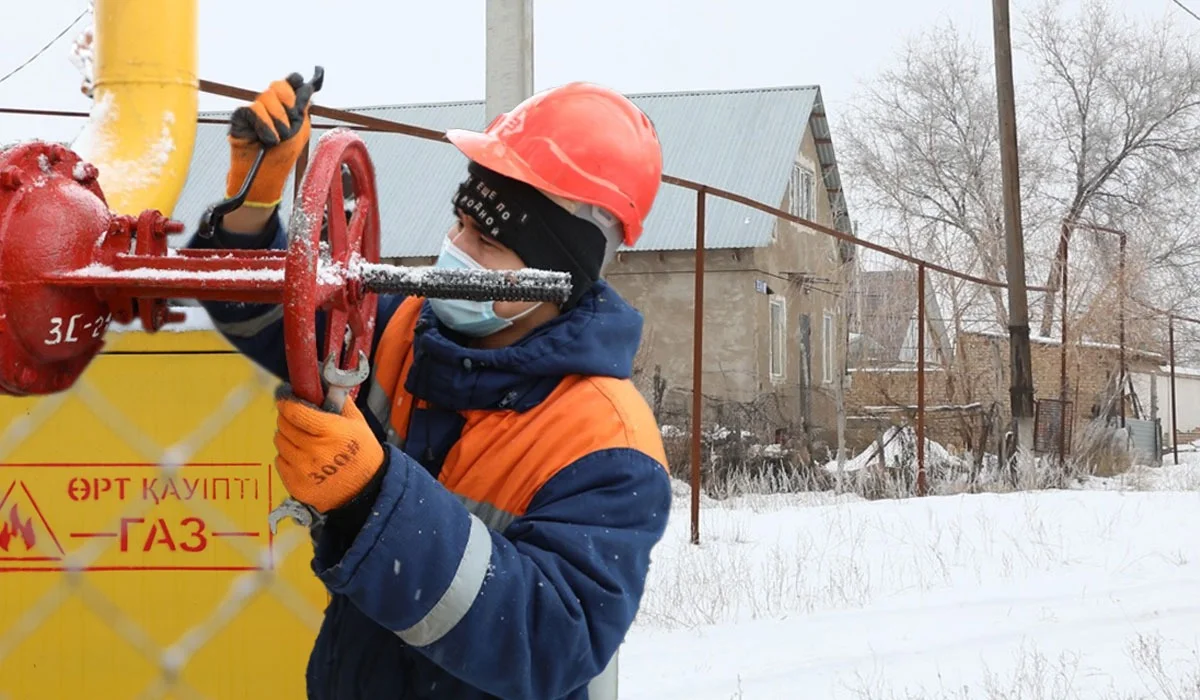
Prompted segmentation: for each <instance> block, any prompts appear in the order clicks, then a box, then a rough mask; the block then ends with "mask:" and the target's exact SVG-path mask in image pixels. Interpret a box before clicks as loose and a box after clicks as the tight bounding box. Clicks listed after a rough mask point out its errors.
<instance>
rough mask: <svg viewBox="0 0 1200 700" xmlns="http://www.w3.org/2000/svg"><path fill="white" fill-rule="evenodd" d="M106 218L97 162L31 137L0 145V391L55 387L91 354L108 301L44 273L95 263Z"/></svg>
mask: <svg viewBox="0 0 1200 700" xmlns="http://www.w3.org/2000/svg"><path fill="white" fill-rule="evenodd" d="M113 223H114V219H113V216H112V215H111V214H110V213H109V211H108V208H107V206H105V202H104V196H103V194H102V193H101V192H100V188H99V187H98V185H97V184H96V168H95V167H93V166H91V165H88V164H86V163H83V162H82V161H80V159H79V157H78V156H77V155H75V154H74V153H72V152H71V151H70V150H68V149H66V148H63V147H62V146H58V145H54V144H47V143H40V142H35V143H31V144H25V145H22V146H17V147H14V148H11V149H8V150H5V151H3V152H0V390H3V391H4V392H5V393H9V394H15V395H27V394H44V393H50V392H55V391H61V390H62V389H65V388H67V387H69V386H70V385H71V384H72V383H73V382H74V381H75V378H76V377H77V376H78V375H79V373H80V372H82V371H83V368H84V367H86V366H87V364H88V362H90V361H91V359H92V357H93V356H94V355H95V354H96V353H97V352H99V350H100V348H101V346H102V345H103V337H104V331H105V330H106V329H107V327H108V323H109V321H110V320H111V319H112V316H111V314H110V309H109V306H108V304H106V303H105V302H104V301H103V300H101V299H100V297H98V296H97V295H96V292H95V291H94V290H91V289H87V288H77V287H59V286H51V285H47V284H45V283H44V280H45V279H46V276H47V275H48V274H53V273H56V272H66V271H69V270H74V269H80V268H84V267H87V266H88V265H90V264H92V263H93V262H96V261H97V259H98V257H99V255H100V252H101V250H100V247H99V245H98V243H99V242H100V241H102V240H103V238H104V237H105V235H106V233H107V232H108V231H109V228H110V226H111V225H113Z"/></svg>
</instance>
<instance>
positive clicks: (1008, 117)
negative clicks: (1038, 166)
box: [992, 0, 1033, 451]
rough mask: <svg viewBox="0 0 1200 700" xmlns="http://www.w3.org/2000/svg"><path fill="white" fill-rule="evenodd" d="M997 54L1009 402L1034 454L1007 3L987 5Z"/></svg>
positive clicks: (998, 0) (1022, 439)
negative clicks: (1006, 298)
mask: <svg viewBox="0 0 1200 700" xmlns="http://www.w3.org/2000/svg"><path fill="white" fill-rule="evenodd" d="M992 28H993V33H994V40H995V51H996V105H997V107H998V112H999V115H1000V170H1001V179H1002V181H1003V189H1004V234H1005V240H1006V241H1007V244H1008V245H1007V258H1006V268H1007V271H1008V275H1007V276H1008V337H1009V340H1008V344H1009V349H1010V351H1009V356H1010V360H1011V362H1012V367H1011V370H1010V374H1011V377H1012V382H1011V386H1010V389H1009V397H1010V401H1011V402H1012V416H1013V421H1014V422H1015V423H1016V428H1017V441H1018V444H1019V445H1020V446H1021V447H1023V448H1025V449H1028V450H1030V451H1032V449H1033V360H1032V356H1031V354H1030V350H1029V300H1028V298H1027V290H1026V288H1025V238H1024V233H1023V232H1022V230H1021V176H1020V172H1019V162H1018V160H1017V107H1016V97H1015V96H1014V94H1013V92H1014V90H1013V69H1012V39H1011V38H1010V35H1009V21H1008V0H992Z"/></svg>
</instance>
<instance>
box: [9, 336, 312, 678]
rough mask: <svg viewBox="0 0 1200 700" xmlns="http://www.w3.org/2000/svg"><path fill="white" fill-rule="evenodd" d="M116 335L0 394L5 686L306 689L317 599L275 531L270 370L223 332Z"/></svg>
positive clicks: (301, 540) (287, 540)
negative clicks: (27, 385) (85, 359)
mask: <svg viewBox="0 0 1200 700" xmlns="http://www.w3.org/2000/svg"><path fill="white" fill-rule="evenodd" d="M109 340H110V347H109V349H108V350H107V351H106V352H105V353H104V354H101V355H100V356H99V357H98V358H97V359H96V360H95V361H94V365H93V366H91V367H90V368H89V370H88V372H86V373H85V374H84V376H83V377H81V378H80V380H79V381H78V383H77V384H75V385H74V386H73V387H72V388H71V389H70V390H69V391H67V392H63V393H61V394H56V395H52V396H47V397H42V398H35V399H15V398H11V397H10V398H7V399H5V401H4V402H3V404H2V408H0V412H2V413H3V417H4V421H3V422H4V424H5V425H6V426H7V427H6V428H5V429H4V431H3V432H2V433H0V576H3V577H4V591H5V595H4V596H3V601H4V602H3V604H0V697H7V698H12V699H13V700H16V699H18V698H22V699H23V698H43V697H80V696H84V695H88V696H96V695H97V693H99V696H102V697H122V698H145V699H149V698H168V697H170V698H188V699H199V698H241V697H246V698H249V697H301V696H303V692H304V688H303V678H304V673H303V670H304V663H305V662H306V660H307V652H308V649H309V648H310V645H311V639H312V638H313V636H314V635H315V633H316V630H317V629H318V627H319V624H320V619H321V609H322V607H323V603H324V600H325V597H324V592H323V590H321V588H320V585H319V583H316V582H315V578H314V577H313V576H311V574H310V573H309V572H308V570H307V564H308V551H307V549H308V547H309V544H308V534H307V531H306V530H305V529H304V528H300V527H295V526H292V525H290V524H289V525H284V526H282V527H281V528H280V531H279V534H278V536H274V535H272V534H271V533H270V532H269V531H268V529H267V514H268V512H269V511H270V510H271V509H272V508H273V506H274V505H275V501H277V500H278V499H279V498H281V497H282V496H281V495H282V494H283V491H282V487H281V485H280V484H279V483H278V481H277V480H276V478H275V476H274V468H273V465H272V461H271V454H270V452H269V449H270V447H271V445H270V440H269V439H264V437H263V436H264V435H266V436H269V435H270V434H271V432H270V430H271V426H273V423H274V411H273V403H272V401H271V397H272V392H273V389H274V384H275V381H274V378H272V377H269V376H267V375H265V374H264V373H262V372H261V371H260V370H258V369H257V367H255V366H253V365H251V364H250V363H249V362H247V361H245V360H244V359H242V358H241V357H240V356H238V355H236V354H233V353H232V352H230V351H229V350H228V349H227V348H225V347H224V346H223V343H222V341H221V340H220V338H219V337H218V336H216V334H215V331H206V330H188V331H184V332H170V333H167V332H164V333H160V334H157V335H156V336H144V335H143V334H141V333H136V334H128V333H122V332H111V335H110V336H109ZM247 457H252V458H257V459H250V460H247Z"/></svg>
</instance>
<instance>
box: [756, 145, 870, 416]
mask: <svg viewBox="0 0 1200 700" xmlns="http://www.w3.org/2000/svg"><path fill="white" fill-rule="evenodd" d="M795 162H796V163H797V164H799V165H800V166H801V167H802V168H804V169H806V170H808V171H809V172H810V173H811V174H812V182H813V192H812V199H813V204H814V211H813V214H812V216H811V219H810V220H812V221H816V222H817V223H819V224H822V225H824V226H828V227H833V222H834V217H833V211H832V209H831V207H830V202H829V196H828V194H827V192H826V189H825V185H824V182H823V179H822V171H821V164H820V159H819V157H818V154H817V148H816V143H815V142H814V140H813V135H812V131H811V130H809V131H806V132H805V135H804V140H803V142H802V143H801V147H800V151H799V153H798V154H797V155H796V159H795ZM792 194H793V189H792V188H791V187H790V186H789V187H788V189H787V191H786V192H785V193H784V197H783V201H782V204H781V205H780V206H781V208H782V209H784V210H785V211H791V212H796V213H797V214H798V215H801V216H803V212H802V211H801V209H800V207H799V203H796V202H793V201H792ZM773 240H774V243H773V244H772V245H771V246H770V247H765V248H759V249H757V250H755V251H754V257H755V266H756V268H757V269H759V270H761V271H762V272H763V274H764V275H765V277H766V281H767V282H768V284H769V285H770V287H771V288H772V290H773V291H775V292H777V293H778V294H779V296H780V297H782V298H783V300H784V309H785V334H786V337H787V339H788V343H787V350H786V352H785V357H784V359H783V372H782V374H781V375H778V376H774V377H771V378H770V379H771V382H772V384H773V385H774V386H775V387H776V390H777V391H778V392H780V393H781V394H782V395H783V396H785V397H786V402H785V403H786V405H787V406H788V407H789V409H790V410H792V411H793V414H794V415H795V417H796V418H797V419H805V420H806V421H807V423H808V424H809V425H810V427H812V428H814V429H816V430H818V431H820V430H821V429H826V430H828V429H832V427H833V425H834V423H835V421H836V396H835V390H836V385H835V383H834V382H835V381H837V379H838V377H839V376H840V375H841V373H842V368H843V367H844V366H845V362H844V357H845V342H844V336H845V333H846V325H845V314H846V312H847V311H848V310H849V309H848V308H847V307H848V304H844V303H843V299H844V298H845V294H844V293H843V292H844V290H845V289H846V286H847V284H848V282H849V280H850V271H851V268H852V265H850V264H845V265H843V264H842V263H841V260H840V257H839V246H838V240H837V239H835V238H833V237H832V236H829V235H827V234H824V233H821V232H818V231H816V230H813V229H811V228H809V227H807V226H802V225H800V224H796V223H793V222H791V221H787V220H785V219H779V220H778V222H777V224H776V226H775V231H774V236H773ZM769 314H770V309H769V305H768V309H767V317H766V318H765V319H763V320H764V321H765V322H766V323H767V324H768V325H767V327H766V328H767V331H766V332H767V334H768V335H767V337H768V338H769V330H770V329H769V319H770V315H769ZM803 317H806V318H807V320H808V347H809V354H810V358H809V363H808V364H809V368H810V369H809V372H808V376H807V377H805V376H803V374H804V373H803V371H802V368H801V363H802V360H803V348H804V346H805V343H804V338H803V335H804V333H803V330H804V327H803V325H802V321H801V319H802V318H803ZM827 317H828V319H829V325H826V318H827ZM769 352H770V346H769V342H768V343H766V344H764V347H763V352H762V357H761V360H760V361H761V362H762V363H763V367H765V368H769V366H770V365H769V363H770V354H769ZM800 413H804V414H806V415H803V416H802V415H799V414H800Z"/></svg>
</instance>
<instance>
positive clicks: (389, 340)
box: [192, 217, 670, 700]
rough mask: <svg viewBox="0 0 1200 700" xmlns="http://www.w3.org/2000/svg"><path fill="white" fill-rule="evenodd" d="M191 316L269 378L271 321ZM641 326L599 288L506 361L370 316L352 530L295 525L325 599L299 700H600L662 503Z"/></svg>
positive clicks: (218, 306)
mask: <svg viewBox="0 0 1200 700" xmlns="http://www.w3.org/2000/svg"><path fill="white" fill-rule="evenodd" d="M273 225H274V226H275V227H276V228H275V230H274V238H273V240H272V241H271V244H272V245H273V246H274V247H277V248H281V247H283V246H284V245H286V237H285V235H284V233H283V230H282V228H281V227H279V226H278V218H277V217H275V218H274V219H273ZM265 238H266V237H264V241H265ZM192 245H193V246H195V247H201V246H204V245H210V243H208V242H206V241H203V240H201V239H194V240H193V243H192ZM206 307H207V308H208V311H209V313H210V315H211V316H212V317H213V319H214V321H215V322H216V323H217V324H218V327H219V328H220V330H221V331H222V333H224V334H225V336H226V337H227V338H228V339H229V340H230V342H232V343H233V344H234V345H235V346H236V347H238V348H239V350H241V351H242V352H243V353H245V354H246V355H247V356H248V357H250V358H252V359H253V360H254V361H256V362H258V363H259V364H260V365H262V366H263V367H265V368H267V369H268V370H270V371H272V372H274V373H275V374H276V375H278V376H279V377H281V378H282V379H285V380H286V376H287V367H286V362H285V361H284V356H283V347H282V345H283V344H282V317H281V315H280V314H279V312H278V310H277V307H272V306H267V305H254V304H240V303H229V304H224V303H207V304H206ZM322 322H323V319H322V318H320V317H319V318H318V327H319V334H318V337H323V333H322V332H320V331H321V330H323V329H322V328H321V326H322V325H323V324H322ZM641 324H642V319H641V315H640V314H639V313H638V312H637V311H636V310H634V309H633V308H632V307H630V306H629V305H628V304H627V303H626V302H624V301H623V300H622V299H621V298H620V296H619V295H617V294H616V292H615V291H613V290H612V288H611V287H609V286H608V285H607V284H605V283H604V282H601V283H599V284H597V285H596V287H595V288H594V289H593V290H592V291H591V292H590V293H589V294H587V295H586V296H585V297H584V299H583V300H582V301H581V303H580V305H579V306H578V307H577V308H575V309H573V310H571V311H570V312H569V313H566V314H563V315H562V316H560V317H559V318H557V319H555V320H553V321H551V322H549V323H547V324H545V325H544V326H542V327H541V328H539V329H537V330H535V331H534V332H533V333H531V334H530V335H529V336H528V337H526V338H524V339H523V340H521V341H520V342H518V343H516V344H515V345H513V346H510V347H507V348H501V349H498V350H479V349H471V348H466V347H464V346H463V345H461V344H460V343H458V342H455V341H454V340H452V339H451V338H449V337H447V335H446V334H445V333H446V332H445V330H444V329H443V328H442V327H441V326H440V325H439V324H438V323H437V321H436V319H435V317H434V316H433V314H432V312H431V311H430V309H429V307H428V304H425V303H423V300H420V299H416V298H412V299H402V298H398V297H385V298H381V299H380V300H379V314H378V320H377V326H376V337H375V343H374V348H373V352H372V356H371V363H372V374H371V377H370V379H369V381H368V384H367V385H366V386H364V387H363V390H362V391H360V392H359V395H358V404H359V406H360V408H362V409H363V412H364V415H366V416H367V417H368V419H369V420H370V421H371V422H372V423H373V427H374V428H375V430H376V433H377V434H378V435H379V437H380V440H381V441H382V442H384V443H385V444H386V445H387V446H388V450H387V454H388V458H387V464H386V465H385V469H384V471H383V472H382V477H381V479H380V481H379V493H378V496H377V497H376V498H375V501H374V503H373V504H371V507H370V510H369V514H368V515H367V516H366V522H365V524H363V525H362V526H361V529H357V530H356V531H354V532H344V531H338V530H337V529H336V528H334V527H333V526H332V525H327V526H326V527H325V528H320V527H318V528H315V529H314V541H315V548H314V557H313V562H312V567H313V570H314V571H315V572H316V574H317V575H318V576H319V577H320V578H321V580H322V581H323V582H324V583H325V585H326V587H327V588H328V590H329V592H330V594H331V602H330V605H329V607H328V608H327V610H326V613H325V619H324V622H323V624H322V628H321V631H320V633H319V634H318V637H317V640H316V643H315V645H314V649H313V653H312V657H311V659H310V662H309V667H308V685H309V697H310V698H314V699H320V700H333V699H335V698H336V699H337V700H347V699H358V698H364V699H365V698H371V699H374V698H430V699H438V698H463V699H467V700H470V699H473V698H493V697H499V698H512V699H523V698H530V699H532V698H537V699H539V700H583V699H585V698H586V699H587V700H611V699H612V698H615V697H616V651H617V648H618V647H619V645H620V643H621V642H622V640H623V639H624V637H625V634H626V633H627V631H628V629H629V627H630V625H631V624H632V620H633V618H634V616H635V614H636V612H637V608H638V605H639V602H640V600H641V596H642V593H643V590H644V585H645V578H646V573H647V568H648V566H649V561H650V553H651V550H652V548H653V547H654V545H655V544H656V543H657V542H658V541H659V539H660V538H661V537H662V533H663V531H664V529H665V527H666V521H667V517H668V513H669V505H670V484H669V479H668V477H667V472H666V469H665V464H666V458H665V456H664V454H663V448H662V442H661V438H660V436H659V432H658V428H657V425H656V424H655V421H654V418H653V415H652V414H651V412H650V410H649V408H648V407H647V405H646V403H645V401H644V400H643V399H642V397H641V395H640V394H639V393H638V392H637V390H636V388H635V387H634V386H633V384H632V383H631V382H630V381H629V377H630V376H631V374H632V364H633V356H634V354H635V353H636V351H637V347H638V343H639V341H640V337H641ZM264 439H270V436H264ZM329 522H330V523H333V522H334V519H333V518H331V519H330V521H329Z"/></svg>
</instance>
